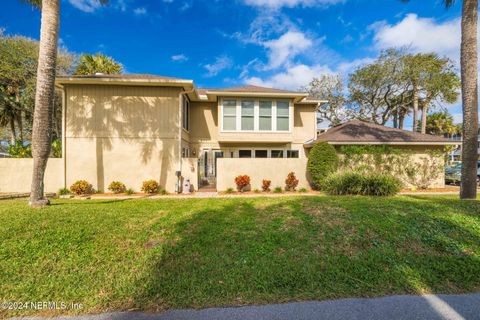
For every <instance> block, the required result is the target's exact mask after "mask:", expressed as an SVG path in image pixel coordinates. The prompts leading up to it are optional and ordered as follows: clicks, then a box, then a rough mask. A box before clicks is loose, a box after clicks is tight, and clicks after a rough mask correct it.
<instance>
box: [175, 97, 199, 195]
mask: <svg viewBox="0 0 480 320" xmlns="http://www.w3.org/2000/svg"><path fill="white" fill-rule="evenodd" d="M193 92H195V88H193V89H191V90H189V91H183V92H180V94H179V95H178V119H179V120H180V123H179V126H178V171H179V172H180V175H178V176H177V190H175V191H176V192H178V193H179V192H180V188H181V186H180V182H181V179H180V177H181V174H182V130H183V118H182V107H183V106H182V102H183V98H185V96H186V95H187V94H189V93H193Z"/></svg>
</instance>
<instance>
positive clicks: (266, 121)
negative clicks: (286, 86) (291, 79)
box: [220, 99, 293, 132]
mask: <svg viewBox="0 0 480 320" xmlns="http://www.w3.org/2000/svg"><path fill="white" fill-rule="evenodd" d="M220 108H221V119H222V125H221V130H222V131H254V132H268V131H273V132H277V131H281V132H289V131H291V127H292V124H291V121H292V115H293V105H292V103H291V101H288V100H251V99H223V100H221V101H220Z"/></svg>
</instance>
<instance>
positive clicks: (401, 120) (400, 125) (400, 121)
mask: <svg viewBox="0 0 480 320" xmlns="http://www.w3.org/2000/svg"><path fill="white" fill-rule="evenodd" d="M404 125H405V109H403V110H402V111H401V112H400V115H399V116H398V128H399V129H402V130H403V127H404Z"/></svg>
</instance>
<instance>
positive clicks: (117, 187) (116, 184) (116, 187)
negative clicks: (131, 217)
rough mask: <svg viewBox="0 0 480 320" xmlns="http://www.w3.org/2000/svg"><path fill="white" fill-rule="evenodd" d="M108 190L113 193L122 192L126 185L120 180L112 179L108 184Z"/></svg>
mask: <svg viewBox="0 0 480 320" xmlns="http://www.w3.org/2000/svg"><path fill="white" fill-rule="evenodd" d="M108 190H110V191H112V192H113V193H123V192H125V191H126V190H127V187H125V185H124V184H123V183H121V182H120V181H112V183H110V185H109V186H108Z"/></svg>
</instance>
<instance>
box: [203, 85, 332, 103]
mask: <svg viewBox="0 0 480 320" xmlns="http://www.w3.org/2000/svg"><path fill="white" fill-rule="evenodd" d="M195 91H196V97H197V98H198V99H200V100H210V101H213V100H216V99H217V98H218V97H233V96H245V97H258V96H261V97H275V98H282V97H283V98H294V101H295V102H296V103H310V104H312V103H319V102H323V101H321V100H318V99H313V98H311V97H308V93H306V92H298V91H291V90H282V89H274V88H266V87H259V86H252V85H248V86H240V87H231V88H197V89H195ZM307 98H309V99H308V100H307Z"/></svg>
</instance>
